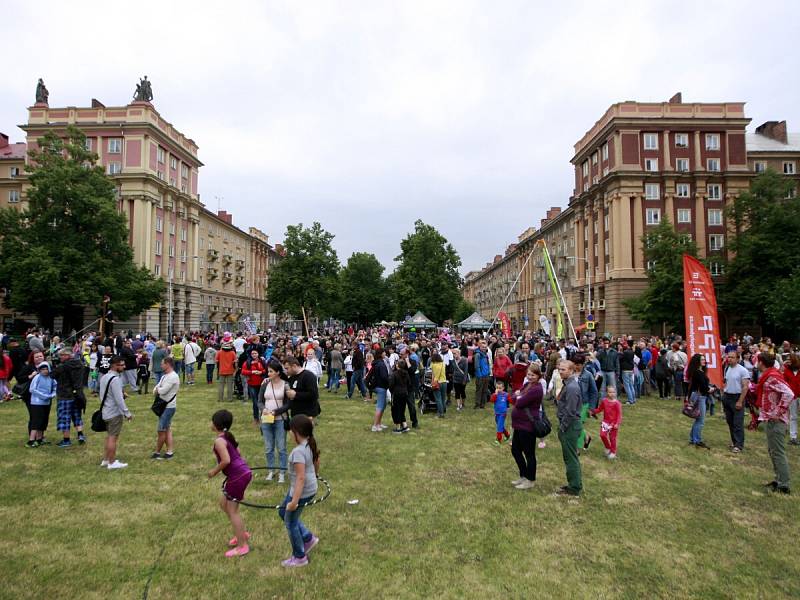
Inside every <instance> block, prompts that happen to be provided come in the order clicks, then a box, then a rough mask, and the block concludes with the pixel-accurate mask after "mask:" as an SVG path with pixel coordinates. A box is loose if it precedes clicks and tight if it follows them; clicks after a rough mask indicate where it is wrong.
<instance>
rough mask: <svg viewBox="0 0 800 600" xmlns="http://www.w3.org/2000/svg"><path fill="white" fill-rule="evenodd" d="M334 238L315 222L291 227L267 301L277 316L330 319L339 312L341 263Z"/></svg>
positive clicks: (273, 273) (273, 274) (272, 274)
mask: <svg viewBox="0 0 800 600" xmlns="http://www.w3.org/2000/svg"><path fill="white" fill-rule="evenodd" d="M333 238H334V236H333V234H332V233H329V232H327V231H325V230H324V229H323V228H322V226H321V225H320V224H319V223H317V222H314V224H313V225H312V226H311V227H303V224H302V223H300V224H298V225H289V226H288V227H287V228H286V236H285V238H284V241H283V247H284V249H285V251H286V254H285V256H284V257H283V260H281V261H280V262H279V263H278V264H277V265H276V266H275V267H274V268H273V270H272V273H271V274H270V277H269V288H268V289H267V300H268V301H269V302H270V304H272V305H274V307H275V309H276V312H279V313H282V312H289V313H292V314H294V315H296V316H301V315H302V313H303V312H305V315H306V318H307V319H310V318H311V317H312V316H326V315H329V314H330V313H335V312H336V311H337V308H338V307H337V304H338V298H339V282H338V274H339V259H338V257H337V256H336V251H335V250H334V249H333V246H332V245H331V244H332V242H333Z"/></svg>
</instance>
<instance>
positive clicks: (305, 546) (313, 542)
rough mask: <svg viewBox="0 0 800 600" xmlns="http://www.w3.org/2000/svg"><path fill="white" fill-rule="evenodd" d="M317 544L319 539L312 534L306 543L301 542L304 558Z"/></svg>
mask: <svg viewBox="0 0 800 600" xmlns="http://www.w3.org/2000/svg"><path fill="white" fill-rule="evenodd" d="M317 544H319V538H318V537H317V536H315V535H314V534H313V533H312V534H311V539H310V540H308V541H307V542H303V550H304V551H305V553H306V556H308V553H309V552H311V549H312V548H314V546H316V545H317Z"/></svg>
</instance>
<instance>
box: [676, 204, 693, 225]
mask: <svg viewBox="0 0 800 600" xmlns="http://www.w3.org/2000/svg"><path fill="white" fill-rule="evenodd" d="M691 222H692V211H691V210H690V209H688V208H679V209H678V223H691Z"/></svg>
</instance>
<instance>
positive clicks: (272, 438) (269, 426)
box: [261, 419, 286, 471]
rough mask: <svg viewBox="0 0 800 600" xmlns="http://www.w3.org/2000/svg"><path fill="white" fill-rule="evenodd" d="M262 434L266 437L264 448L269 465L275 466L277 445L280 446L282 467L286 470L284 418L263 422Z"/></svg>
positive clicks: (279, 457)
mask: <svg viewBox="0 0 800 600" xmlns="http://www.w3.org/2000/svg"><path fill="white" fill-rule="evenodd" d="M261 435H262V436H263V437H264V449H265V450H266V454H267V467H269V468H270V469H274V468H275V447H276V446H277V447H278V460H280V465H279V466H280V468H281V469H282V470H284V471H285V470H286V430H285V429H284V428H283V420H282V419H275V422H274V423H262V424H261Z"/></svg>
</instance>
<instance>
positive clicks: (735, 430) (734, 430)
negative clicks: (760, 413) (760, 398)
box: [722, 394, 744, 450]
mask: <svg viewBox="0 0 800 600" xmlns="http://www.w3.org/2000/svg"><path fill="white" fill-rule="evenodd" d="M738 401H739V394H723V395H722V407H723V408H724V409H725V421H726V422H727V423H728V429H729V430H730V432H731V444H733V445H734V446H736V447H737V448H739V449H740V450H743V449H744V404H742V408H740V409H739V410H736V403H737V402H738Z"/></svg>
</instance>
